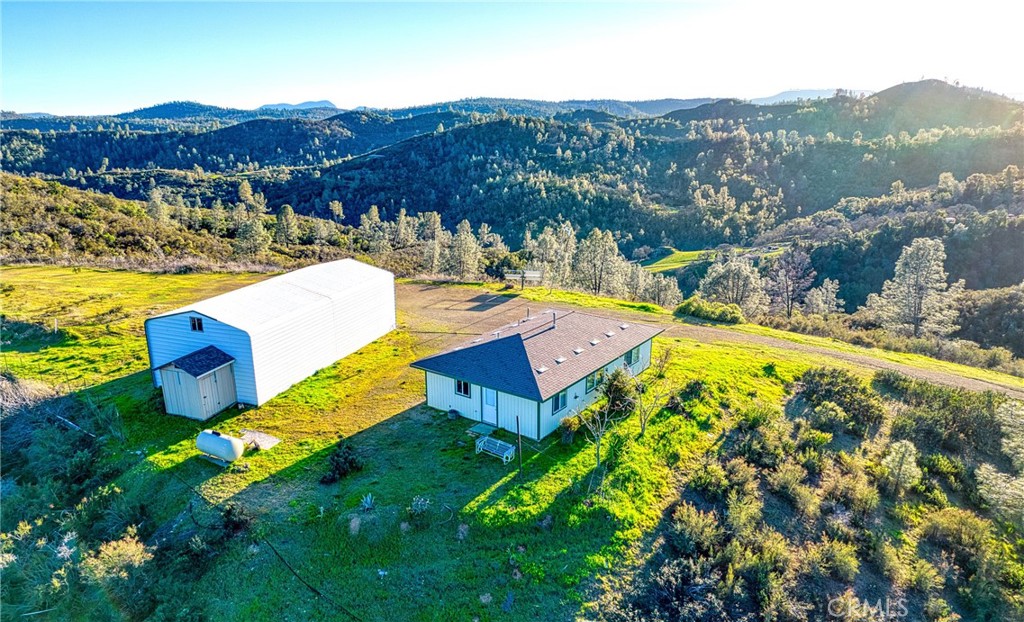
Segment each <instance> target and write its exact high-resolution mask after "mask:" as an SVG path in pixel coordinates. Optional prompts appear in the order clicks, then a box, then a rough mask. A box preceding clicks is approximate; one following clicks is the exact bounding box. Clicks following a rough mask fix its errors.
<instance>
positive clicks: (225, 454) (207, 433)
mask: <svg viewBox="0 0 1024 622" xmlns="http://www.w3.org/2000/svg"><path fill="white" fill-rule="evenodd" d="M196 449H198V450H199V451H201V452H203V453H204V454H207V455H208V456H213V457H214V458H219V459H221V460H223V461H224V462H234V461H235V460H238V459H239V458H241V457H242V454H243V453H245V443H243V442H242V439H240V438H235V437H234V436H228V435H227V434H221V433H220V432H216V431H214V430H203V431H202V432H200V433H199V436H197V437H196Z"/></svg>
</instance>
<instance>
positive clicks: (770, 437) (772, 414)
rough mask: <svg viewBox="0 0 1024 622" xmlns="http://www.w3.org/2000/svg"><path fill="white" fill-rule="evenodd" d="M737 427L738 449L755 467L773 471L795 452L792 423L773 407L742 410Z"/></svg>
mask: <svg viewBox="0 0 1024 622" xmlns="http://www.w3.org/2000/svg"><path fill="white" fill-rule="evenodd" d="M739 428H740V431H741V435H740V439H739V443H738V446H737V449H738V451H739V453H740V454H741V455H743V456H744V457H745V458H746V459H747V460H749V461H751V462H752V463H754V464H756V465H759V466H762V467H768V468H774V467H776V466H778V465H779V464H782V462H783V460H785V458H786V456H789V455H791V454H792V453H793V452H794V451H795V450H796V445H795V443H794V442H793V439H792V438H791V428H792V424H791V423H790V422H789V421H787V420H786V419H784V418H783V416H782V412H781V411H779V410H778V409H776V408H771V407H767V406H755V407H753V408H750V409H747V410H745V411H744V412H742V413H741V414H740V422H739Z"/></svg>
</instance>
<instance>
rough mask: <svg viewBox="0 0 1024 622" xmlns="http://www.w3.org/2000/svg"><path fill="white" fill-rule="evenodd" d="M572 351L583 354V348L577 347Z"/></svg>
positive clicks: (577, 354)
mask: <svg viewBox="0 0 1024 622" xmlns="http://www.w3.org/2000/svg"><path fill="white" fill-rule="evenodd" d="M572 353H573V354H575V355H576V356H579V355H581V354H583V348H576V349H575V350H573V351H572Z"/></svg>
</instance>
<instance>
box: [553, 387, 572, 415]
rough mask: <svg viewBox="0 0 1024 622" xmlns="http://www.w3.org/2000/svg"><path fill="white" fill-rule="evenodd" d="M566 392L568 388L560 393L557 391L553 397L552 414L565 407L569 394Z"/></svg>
mask: <svg viewBox="0 0 1024 622" xmlns="http://www.w3.org/2000/svg"><path fill="white" fill-rule="evenodd" d="M566 392H567V389H566V390H562V391H559V392H558V393H555V396H554V397H552V398H551V414H552V415H553V414H555V413H556V412H558V411H560V410H562V409H564V408H565V406H566V404H567V403H568V396H567V393H566Z"/></svg>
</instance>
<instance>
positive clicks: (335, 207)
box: [327, 201, 345, 222]
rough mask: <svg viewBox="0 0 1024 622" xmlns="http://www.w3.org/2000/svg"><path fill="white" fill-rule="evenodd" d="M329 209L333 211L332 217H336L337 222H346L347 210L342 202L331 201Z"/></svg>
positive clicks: (328, 205)
mask: <svg viewBox="0 0 1024 622" xmlns="http://www.w3.org/2000/svg"><path fill="white" fill-rule="evenodd" d="M327 209H329V210H330V211H331V216H333V217H334V221H335V222H343V221H344V220H345V208H344V206H343V205H342V204H341V201H331V202H330V203H328V204H327Z"/></svg>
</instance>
